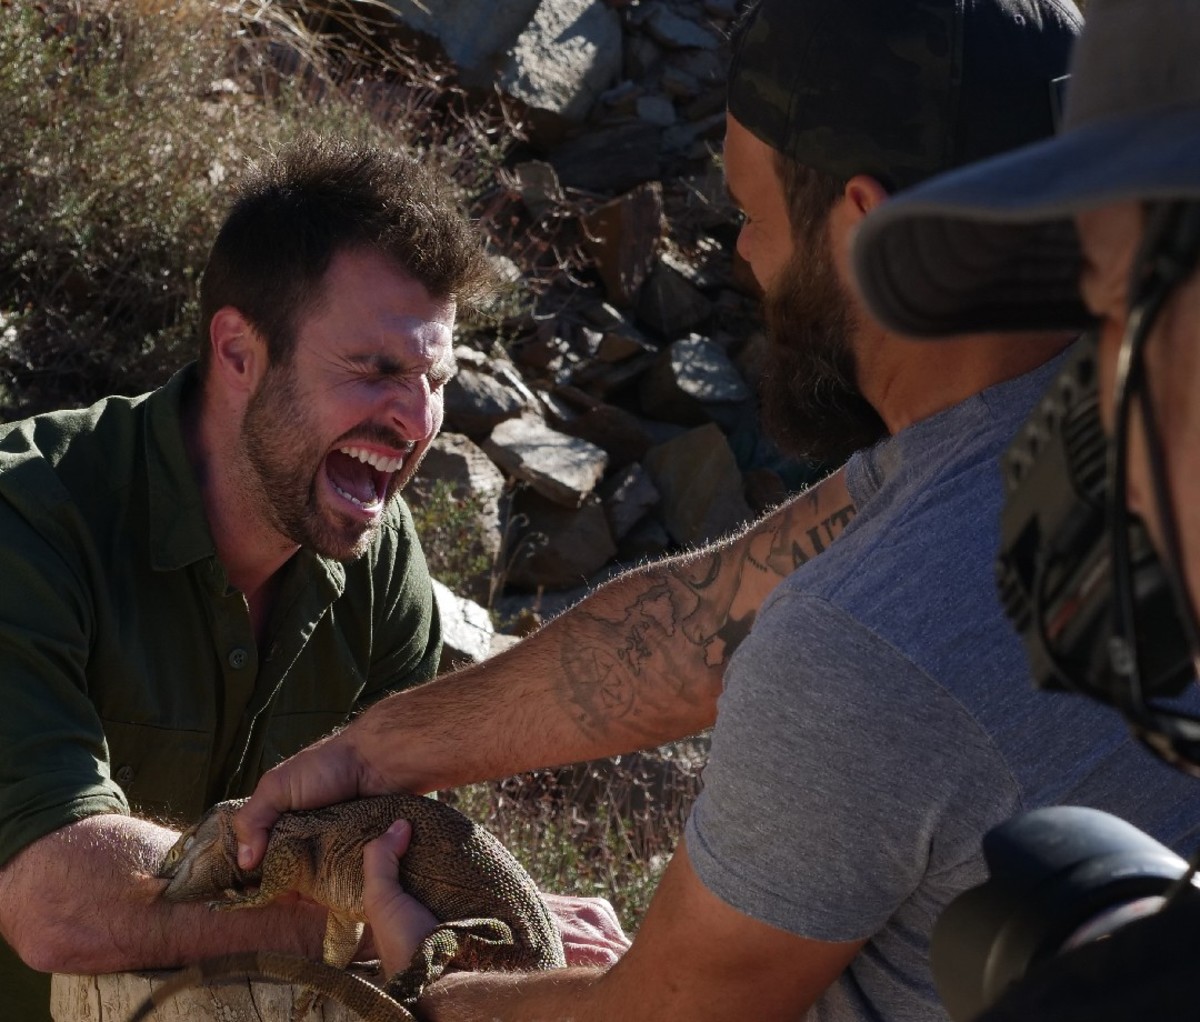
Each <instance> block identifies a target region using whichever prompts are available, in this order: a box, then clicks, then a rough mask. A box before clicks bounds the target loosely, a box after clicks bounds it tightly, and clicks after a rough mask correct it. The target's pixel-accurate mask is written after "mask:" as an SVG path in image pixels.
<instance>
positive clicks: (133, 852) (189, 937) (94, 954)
mask: <svg viewBox="0 0 1200 1022" xmlns="http://www.w3.org/2000/svg"><path fill="white" fill-rule="evenodd" d="M177 836H178V835H177V833H176V832H175V831H172V830H168V829H167V828H164V827H159V826H157V825H155V824H152V823H148V822H146V821H143V820H137V819H133V818H130V817H127V816H120V815H117V814H111V815H104V816H93V817H89V818H87V819H84V820H81V821H79V822H77V823H74V824H71V825H69V826H67V827H64V828H62V829H61V830H59V831H56V832H55V833H53V834H49V835H47V836H46V837H44V838H42V839H40V840H38V841H36V842H34V844H32V845H30V846H29V847H28V848H26V849H24V850H23V851H22V852H21V853H20V854H18V855H17V856H16V857H15V858H14V859H13V860H12V861H11V862H9V863H8V864H7V865H6V866H5V867H4V869H3V870H0V930H2V932H3V935H4V937H5V939H6V940H7V941H8V942H9V943H10V944H11V945H12V946H13V947H14V949H15V950H16V951H17V953H18V954H19V955H20V956H21V957H22V958H23V959H24V960H25V961H26V962H27V963H28V964H29V965H31V966H32V967H33V968H36V969H40V970H42V971H43V972H73V973H92V972H113V971H121V970H126V969H134V968H168V967H173V966H178V965H181V964H184V963H186V962H192V961H196V960H198V959H200V958H204V957H207V956H211V955H216V954H222V953H225V952H229V951H237V950H254V949H257V948H271V949H275V950H282V951H291V952H294V953H297V954H304V955H309V956H311V955H314V954H315V955H319V954H320V948H321V934H322V933H323V931H324V918H325V912H324V910H323V909H318V908H316V907H314V906H309V905H304V904H300V903H291V904H289V905H286V906H271V907H268V908H265V909H260V910H256V911H253V912H250V911H247V912H214V911H212V910H211V909H209V908H208V907H207V906H205V905H201V904H194V905H172V904H169V903H167V902H165V901H162V900H160V899H159V898H158V892H159V891H160V890H161V889H162V887H163V882H162V881H160V880H156V879H154V877H153V875H152V873H153V870H154V869H155V868H156V866H157V864H158V862H159V861H161V858H162V855H163V854H164V853H165V852H166V850H167V849H168V848H170V846H171V844H172V843H173V841H174V839H175V838H176V837H177Z"/></svg>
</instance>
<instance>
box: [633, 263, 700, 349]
mask: <svg viewBox="0 0 1200 1022" xmlns="http://www.w3.org/2000/svg"><path fill="white" fill-rule="evenodd" d="M637 311H638V318H639V319H640V320H641V321H642V322H643V323H645V324H646V325H648V326H650V327H652V328H653V329H655V330H657V331H658V332H659V333H660V334H662V335H663V336H664V337H678V336H679V335H680V334H683V333H687V332H688V331H689V330H691V329H693V328H694V327H697V326H699V325H700V324H701V323H703V322H704V321H705V320H706V319H708V317H709V316H710V315H711V314H712V302H710V301H709V300H708V298H706V297H705V296H704V294H703V292H701V290H700V289H699V288H698V287H696V285H695V284H693V283H692V282H691V281H689V280H688V279H687V277H686V276H684V274H683V273H682V272H681V271H680V269H679V268H678V267H677V266H675V265H672V264H671V263H670V262H669V261H667V260H665V259H663V258H661V257H660V259H659V261H658V262H657V263H656V264H655V266H654V269H653V270H652V271H651V272H650V276H649V277H647V278H646V282H645V283H644V284H643V285H642V289H641V292H640V293H639V294H638V302H637Z"/></svg>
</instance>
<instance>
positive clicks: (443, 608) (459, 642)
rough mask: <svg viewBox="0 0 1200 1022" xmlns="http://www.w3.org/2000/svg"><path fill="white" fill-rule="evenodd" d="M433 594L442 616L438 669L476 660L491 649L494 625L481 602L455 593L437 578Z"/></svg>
mask: <svg viewBox="0 0 1200 1022" xmlns="http://www.w3.org/2000/svg"><path fill="white" fill-rule="evenodd" d="M433 595H434V598H435V599H436V600H437V608H438V614H439V615H440V616H441V619H442V659H441V664H440V666H439V667H438V673H443V672H445V671H448V670H453V669H454V668H455V667H459V666H462V665H465V664H477V663H479V662H480V661H481V660H486V659H487V658H488V657H489V656H491V653H492V642H493V639H494V636H495V632H496V630H495V628H494V627H493V626H492V619H491V616H490V615H489V614H488V612H487V611H486V610H485V609H484V608H483V607H481V606H480V605H479V604H478V603H475V602H473V601H472V600H468V599H465V598H463V597H461V596H456V595H455V594H454V593H452V592H451V591H450V590H449V589H447V588H446V587H445V586H444V585H442V583H441V582H439V581H437V579H434V580H433Z"/></svg>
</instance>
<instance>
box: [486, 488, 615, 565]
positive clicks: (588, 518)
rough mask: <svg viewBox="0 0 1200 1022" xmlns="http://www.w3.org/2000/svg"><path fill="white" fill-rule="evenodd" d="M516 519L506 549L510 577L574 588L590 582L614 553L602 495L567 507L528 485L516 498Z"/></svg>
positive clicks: (514, 507) (613, 544)
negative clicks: (511, 540) (574, 506)
mask: <svg viewBox="0 0 1200 1022" xmlns="http://www.w3.org/2000/svg"><path fill="white" fill-rule="evenodd" d="M513 509H514V511H515V512H516V515H517V518H516V519H515V520H516V521H518V522H522V523H523V524H522V525H521V526H520V527H519V529H518V530H517V531H516V532H515V536H514V541H513V542H512V545H511V547H510V550H509V552H508V554H507V561H506V563H507V564H508V581H509V583H510V584H512V585H514V586H519V587H523V588H526V589H538V588H545V589H572V588H574V587H577V586H580V585H584V584H586V583H587V582H588V581H589V580H590V579H591V578H592V576H593V575H595V574H596V573H597V572H598V571H600V570H601V569H602V568H603V567H604V565H606V564H607V563H608V562H609V561H610V560H611V559H612V557H613V556H614V555H615V554H616V552H617V548H616V544H615V543H613V538H612V535H611V534H610V533H609V529H608V520H607V519H606V518H605V515H604V508H603V507H602V506H601V504H600V499H599V498H598V497H596V496H595V495H591V496H589V497H588V498H587V499H586V500H585V501H584V502H583V504H582V505H581V506H579V507H578V508H565V507H563V506H562V505H561V504H558V503H555V502H554V501H551V500H547V499H546V498H545V497H543V496H542V495H541V494H540V493H536V492H534V491H532V490H526V491H524V492H522V493H519V494H518V495H517V498H516V499H515V501H514V503H513Z"/></svg>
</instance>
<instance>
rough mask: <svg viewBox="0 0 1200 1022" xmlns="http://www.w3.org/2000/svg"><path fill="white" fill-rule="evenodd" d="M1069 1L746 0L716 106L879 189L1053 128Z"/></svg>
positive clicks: (812, 161)
mask: <svg viewBox="0 0 1200 1022" xmlns="http://www.w3.org/2000/svg"><path fill="white" fill-rule="evenodd" d="M1081 24H1082V19H1081V18H1080V15H1079V11H1078V9H1077V8H1076V7H1075V5H1074V4H1073V3H1071V2H1070V0H759V2H758V3H757V4H755V6H753V7H752V8H751V9H750V11H749V12H748V13H747V16H746V18H745V19H744V21H743V22H742V24H741V27H740V29H739V33H738V35H737V37H736V39H735V43H734V56H733V62H732V65H731V67H730V72H729V112H730V113H731V114H732V115H733V116H734V117H736V118H737V120H738V121H740V122H741V123H742V124H743V125H744V126H745V127H746V128H748V129H749V130H750V131H752V132H753V133H754V134H755V135H757V136H758V137H759V138H760V139H762V140H763V141H764V142H766V143H767V144H768V145H770V146H771V147H772V148H774V149H778V150H779V151H780V152H782V153H783V154H784V155H786V156H789V157H791V158H793V159H795V160H796V161H798V162H799V163H802V164H805V165H807V166H810V167H812V168H814V169H816V170H819V171H823V172H825V173H828V174H832V175H834V176H835V177H840V178H850V177H852V176H854V175H855V174H870V175H871V176H873V177H875V178H877V179H878V180H879V181H880V182H882V183H883V184H884V185H885V186H886V187H887V188H889V189H890V190H893V191H895V190H898V189H901V188H905V187H908V186H909V185H912V184H915V183H916V182H918V181H921V180H923V179H925V178H927V177H930V176H932V175H933V174H936V173H937V172H938V171H941V170H947V169H949V168H950V167H956V166H959V165H960V164H963V163H969V162H971V161H974V160H978V159H981V158H983V157H985V156H990V155H992V154H994V153H998V152H1002V151H1004V150H1007V149H1013V148H1015V147H1016V146H1019V145H1024V144H1025V143H1027V142H1032V141H1035V140H1037V139H1040V138H1044V137H1046V136H1048V135H1050V134H1051V133H1052V132H1053V130H1054V115H1055V100H1056V96H1057V91H1058V89H1057V87H1056V86H1055V85H1054V84H1053V83H1054V81H1055V80H1056V79H1059V78H1061V76H1062V75H1064V74H1065V73H1066V68H1067V62H1068V57H1069V54H1070V49H1071V44H1072V43H1073V41H1074V40H1075V37H1076V36H1077V35H1078V34H1079V30H1080V27H1081Z"/></svg>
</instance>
